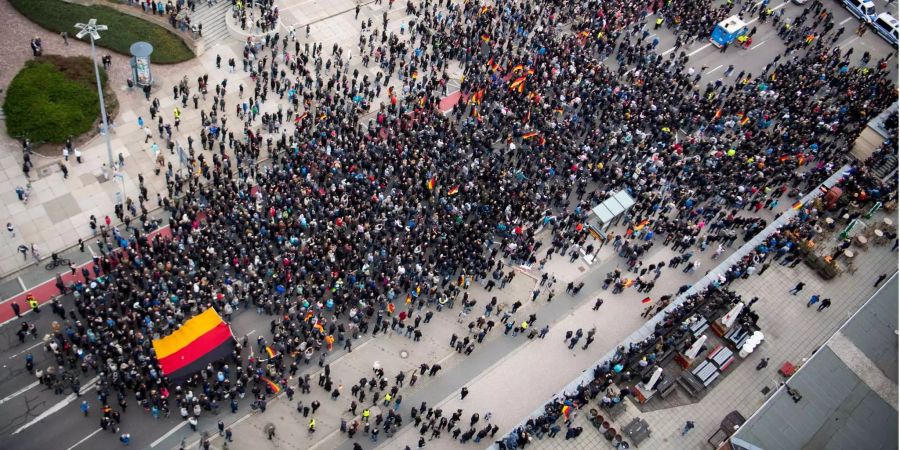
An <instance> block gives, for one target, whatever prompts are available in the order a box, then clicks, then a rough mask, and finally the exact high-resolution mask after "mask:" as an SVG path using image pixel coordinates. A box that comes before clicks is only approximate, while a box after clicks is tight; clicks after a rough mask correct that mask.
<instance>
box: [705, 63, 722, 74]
mask: <svg viewBox="0 0 900 450" xmlns="http://www.w3.org/2000/svg"><path fill="white" fill-rule="evenodd" d="M723 65H724V64H719V65H718V67H715V68H712V69H710V70H707V71H706V75H709V74H711V73H713V72H715V71H717V70H719V69H721V68H722V66H723Z"/></svg>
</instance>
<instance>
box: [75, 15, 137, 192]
mask: <svg viewBox="0 0 900 450" xmlns="http://www.w3.org/2000/svg"><path fill="white" fill-rule="evenodd" d="M75 28H78V30H79V31H78V34H76V35H75V37H77V38H78V39H81V38H83V37H84V36H88V37H90V38H91V60H93V62H94V76H96V77H97V95H98V96H99V97H100V118H101V119H102V120H103V133H104V134H105V135H106V156H107V157H108V158H109V170H113V167H115V163H114V162H113V151H112V141H111V140H110V136H109V123H108V121H107V120H106V104H105V103H104V102H103V86H102V85H101V84H100V68H99V67H97V48H96V47H95V46H94V41H96V40H98V39H100V33H98V31H106V30H107V26H106V25H99V24H98V23H97V19H91V20H88V23H76V24H75ZM121 184H122V193H121V195H119V196H117V198H118V200H119V201H120V202H123V200H122V198H123V197H124V196H125V188H124V186H125V180H124V179H123V180H121Z"/></svg>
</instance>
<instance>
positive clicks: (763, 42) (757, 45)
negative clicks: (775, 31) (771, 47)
mask: <svg viewBox="0 0 900 450" xmlns="http://www.w3.org/2000/svg"><path fill="white" fill-rule="evenodd" d="M765 43H766V41H762V42H760V43H759V44H756V45H754V46H753V47H750V50H753V49H755V48H756V47H759V46H760V45H763V44H765Z"/></svg>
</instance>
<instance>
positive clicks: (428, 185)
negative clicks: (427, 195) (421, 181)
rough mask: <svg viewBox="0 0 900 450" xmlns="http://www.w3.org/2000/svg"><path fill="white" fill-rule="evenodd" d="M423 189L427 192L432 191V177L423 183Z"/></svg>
mask: <svg viewBox="0 0 900 450" xmlns="http://www.w3.org/2000/svg"><path fill="white" fill-rule="evenodd" d="M425 187H427V188H428V190H429V191H430V190H432V189H434V178H433V177H432V178H431V179H429V180H428V181H426V182H425Z"/></svg>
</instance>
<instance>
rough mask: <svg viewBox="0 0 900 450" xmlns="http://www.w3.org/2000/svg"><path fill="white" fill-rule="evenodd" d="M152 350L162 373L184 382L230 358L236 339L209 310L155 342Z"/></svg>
mask: <svg viewBox="0 0 900 450" xmlns="http://www.w3.org/2000/svg"><path fill="white" fill-rule="evenodd" d="M153 349H154V350H155V351H156V359H158V360H159V367H160V368H161V369H162V372H163V374H164V375H166V376H167V377H169V378H170V379H172V380H183V379H185V378H187V377H189V376H190V375H193V374H194V373H196V372H199V371H200V370H201V369H203V368H204V367H206V365H207V364H209V363H211V362H213V361H216V360H219V359H222V358H224V357H226V356H228V355H230V354H231V351H232V350H233V349H234V336H233V335H232V334H231V328H229V326H228V324H227V323H225V321H223V320H222V318H221V317H219V313H217V312H216V310H215V309H213V308H209V309H207V310H206V311H204V312H203V313H201V314H199V315H197V316H196V317H194V318H192V319H190V320H188V321H187V322H185V323H184V325H182V326H181V328H179V329H177V330H175V332H173V333H172V334H170V335H168V336H166V337H164V338H162V339H156V340H154V341H153Z"/></svg>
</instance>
